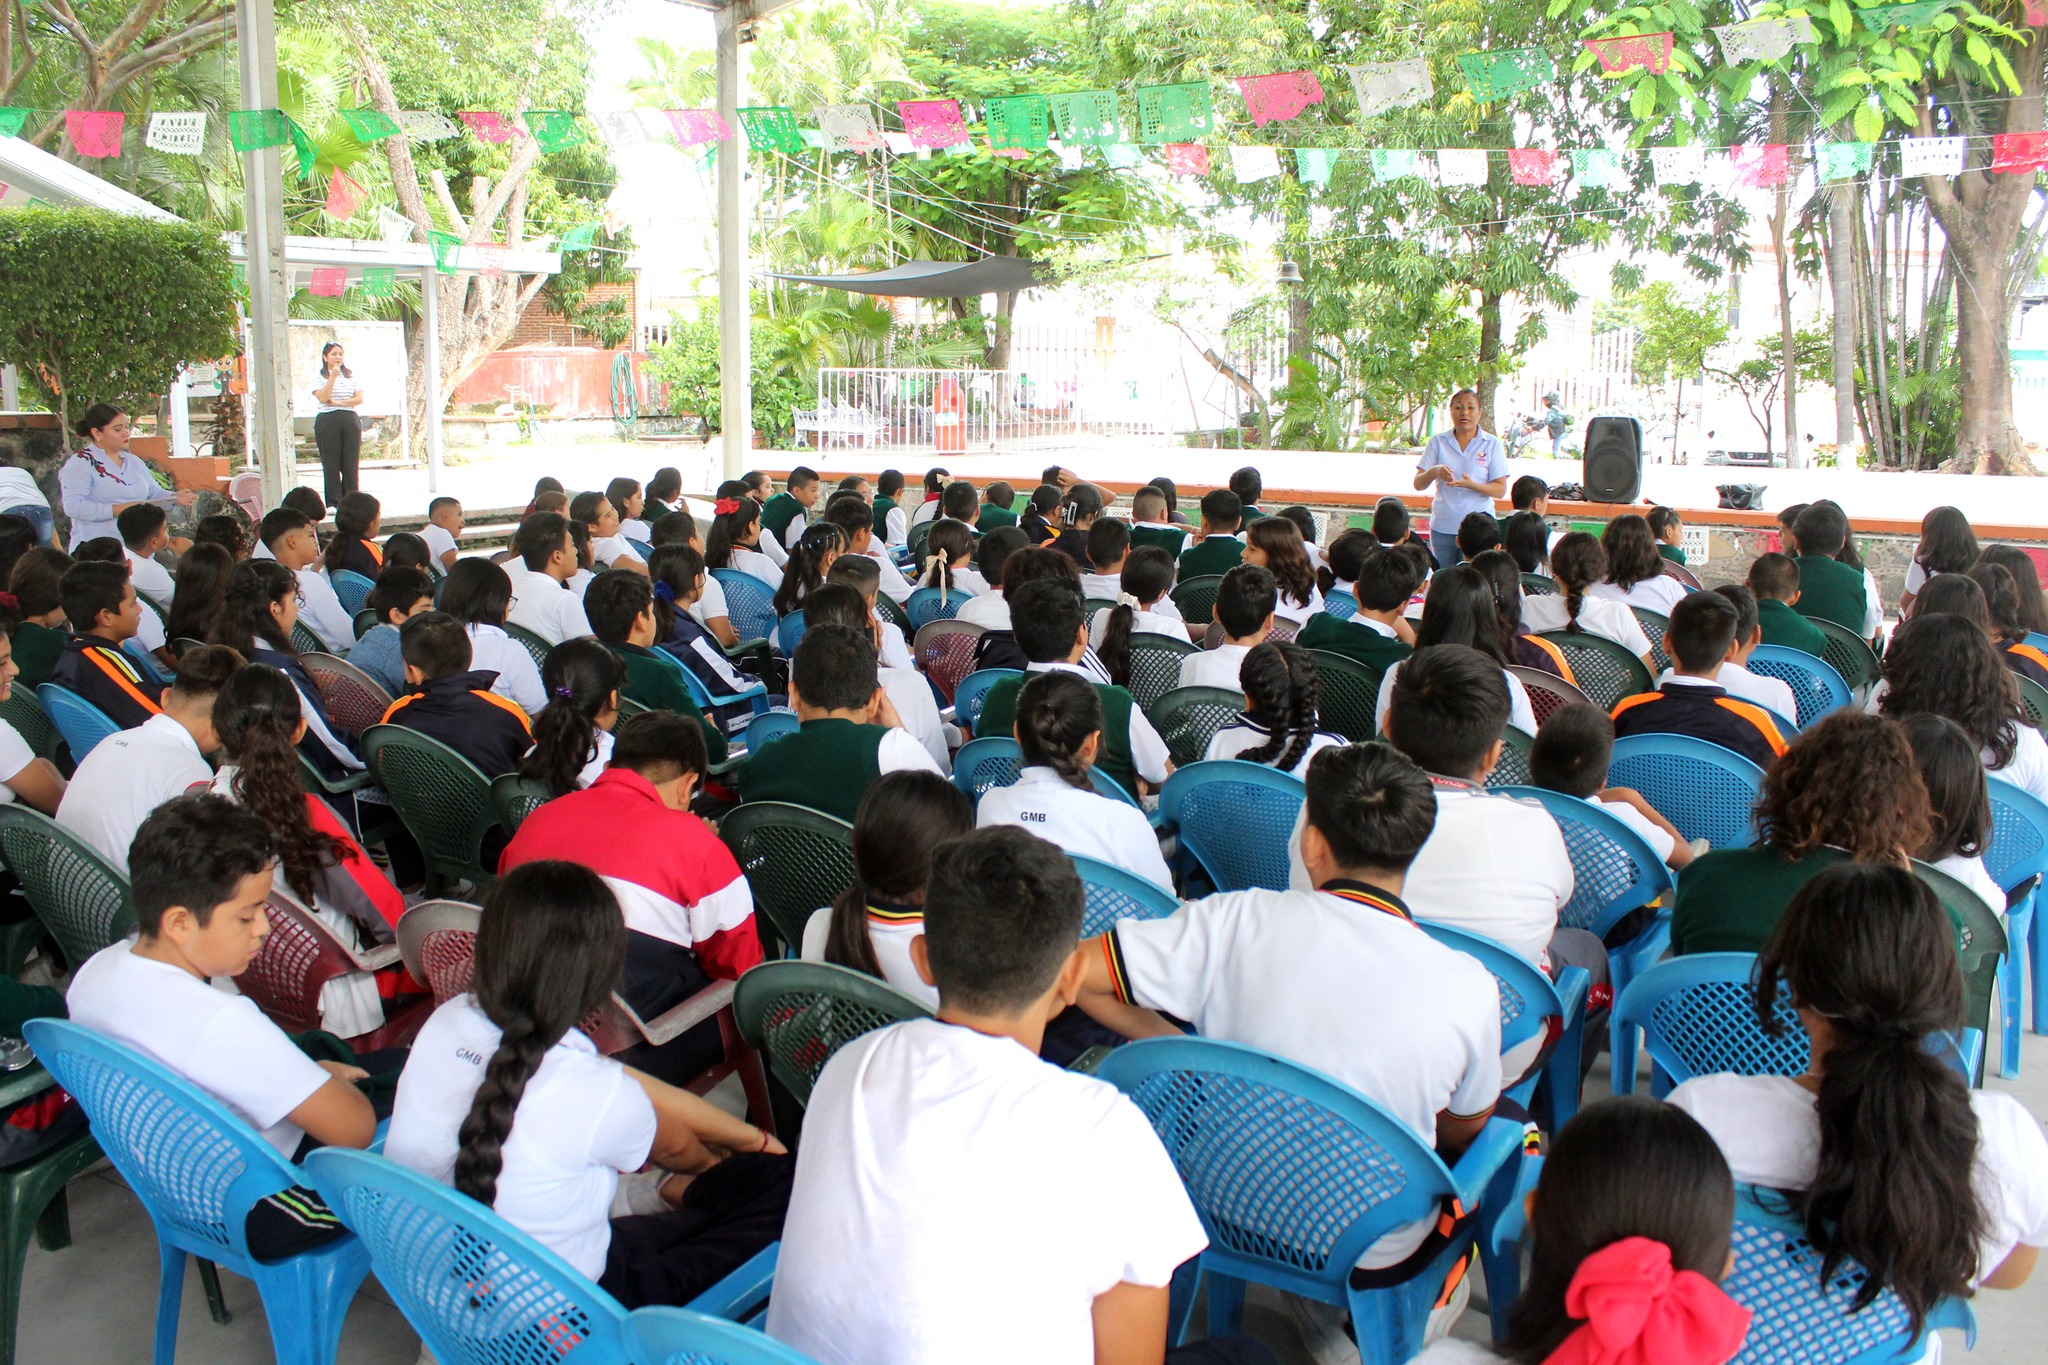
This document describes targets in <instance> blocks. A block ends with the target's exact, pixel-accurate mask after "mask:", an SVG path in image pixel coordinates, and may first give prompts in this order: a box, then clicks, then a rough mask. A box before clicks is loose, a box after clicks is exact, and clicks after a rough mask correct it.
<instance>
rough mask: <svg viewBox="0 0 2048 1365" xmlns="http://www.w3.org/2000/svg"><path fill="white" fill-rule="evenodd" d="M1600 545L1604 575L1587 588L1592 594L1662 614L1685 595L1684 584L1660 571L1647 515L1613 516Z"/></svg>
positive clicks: (1660, 564) (1661, 561)
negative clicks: (1604, 552)
mask: <svg viewBox="0 0 2048 1365" xmlns="http://www.w3.org/2000/svg"><path fill="white" fill-rule="evenodd" d="M1600 548H1601V549H1603V550H1605V551H1606V552H1607V577H1606V578H1604V579H1603V580H1601V581H1600V582H1598V583H1595V584H1593V585H1592V587H1591V588H1589V589H1588V591H1589V592H1591V593H1592V594H1593V596H1595V597H1605V598H1607V599H1609V600H1611V601H1615V602H1621V603H1625V604H1626V605H1628V606H1631V607H1642V608H1644V609H1645V610H1648V611H1654V612H1657V613H1658V614H1659V615H1662V616H1669V615H1670V614H1671V609H1672V608H1673V607H1675V606H1677V605H1678V604H1679V603H1680V602H1681V601H1683V600H1684V599H1685V585H1684V584H1683V583H1680V582H1679V581H1678V580H1677V579H1675V578H1672V577H1670V576H1668V575H1666V574H1665V572H1664V557H1663V556H1662V555H1660V554H1658V553H1657V537H1656V536H1654V535H1652V534H1651V533H1650V523H1649V521H1648V520H1647V519H1645V518H1643V517H1639V516H1637V515H1636V514H1635V513H1633V512H1630V513H1628V514H1626V515H1625V516H1619V517H1616V518H1615V519H1614V520H1613V521H1610V522H1608V523H1607V530H1606V532H1605V533H1604V534H1603V535H1602V536H1601V537H1600ZM1555 556H1556V552H1555V551H1554V550H1553V551H1552V557H1553V558H1555Z"/></svg>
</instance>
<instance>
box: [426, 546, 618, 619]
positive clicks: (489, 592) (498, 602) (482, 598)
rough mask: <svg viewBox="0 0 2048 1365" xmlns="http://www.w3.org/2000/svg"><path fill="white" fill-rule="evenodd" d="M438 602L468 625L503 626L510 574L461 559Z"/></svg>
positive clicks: (487, 563)
mask: <svg viewBox="0 0 2048 1365" xmlns="http://www.w3.org/2000/svg"><path fill="white" fill-rule="evenodd" d="M634 577H636V578H637V577H639V575H637V574H635V575H634ZM435 605H436V606H438V607H440V609H441V610H442V611H444V612H446V613H447V614H448V615H450V616H452V617H454V618H455V619H456V620H458V621H460V622H462V624H464V625H465V626H502V625H504V624H505V616H506V613H508V612H510V611H511V610H512V578H511V575H509V574H507V573H506V572H505V571H504V570H503V569H501V568H499V567H498V566H497V565H496V564H493V563H492V562H491V561H490V560H488V559H458V560H456V561H455V567H454V568H452V569H450V570H449V571H448V577H447V580H446V581H444V582H443V583H442V584H441V596H440V599H439V600H438V601H437V602H436V603H435Z"/></svg>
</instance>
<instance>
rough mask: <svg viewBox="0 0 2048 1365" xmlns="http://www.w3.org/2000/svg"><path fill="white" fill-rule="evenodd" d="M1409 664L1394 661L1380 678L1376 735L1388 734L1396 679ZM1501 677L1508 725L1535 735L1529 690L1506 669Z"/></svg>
mask: <svg viewBox="0 0 2048 1365" xmlns="http://www.w3.org/2000/svg"><path fill="white" fill-rule="evenodd" d="M1407 662H1408V661H1407V660H1406V659H1396V660H1394V662H1393V663H1392V664H1390V665H1388V667H1387V671H1386V673H1385V674H1384V675H1383V676H1382V677H1381V678H1380V694H1379V699H1378V700H1377V701H1375V702H1374V703H1373V708H1372V729H1373V733H1374V734H1377V735H1383V734H1385V733H1386V732H1387V708H1388V707H1389V706H1391V705H1393V702H1394V677H1395V675H1396V674H1398V673H1399V672H1400V671H1401V665H1402V664H1404V663H1407ZM1500 675H1501V677H1503V678H1505V679H1506V680H1507V684H1508V724H1510V725H1512V726H1514V727H1515V728H1516V729H1517V730H1520V731H1521V732H1522V733H1523V734H1525V735H1533V734H1535V733H1536V708H1535V707H1533V706H1531V705H1530V704H1529V689H1528V688H1526V687H1524V686H1522V680H1521V679H1520V678H1518V677H1516V676H1515V675H1514V674H1512V673H1510V672H1508V671H1507V670H1506V669H1505V668H1503V669H1502V670H1501V671H1500Z"/></svg>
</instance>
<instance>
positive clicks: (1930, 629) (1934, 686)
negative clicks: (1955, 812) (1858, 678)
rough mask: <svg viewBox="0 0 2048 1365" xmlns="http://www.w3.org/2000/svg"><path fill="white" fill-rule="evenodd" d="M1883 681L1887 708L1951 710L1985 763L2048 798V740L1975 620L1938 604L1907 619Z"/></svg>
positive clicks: (1888, 655) (1895, 713)
mask: <svg viewBox="0 0 2048 1365" xmlns="http://www.w3.org/2000/svg"><path fill="white" fill-rule="evenodd" d="M1883 687H1884V696H1883V698H1882V700H1881V701H1879V703H1878V706H1879V709H1880V711H1881V713H1882V714H1884V715H1887V716H1891V717H1893V718H1895V719H1896V718H1898V717H1902V716H1910V715H1913V714H1914V713H1916V712H1920V711H1927V712H1931V713H1932V714H1934V715H1937V716H1947V717H1948V718H1949V719H1950V720H1952V721H1954V722H1955V723H1956V724H1958V725H1960V726H1962V727H1963V733H1964V734H1966V735H1968V736H1969V737H1970V739H1971V740H1972V742H1974V743H1975V744H1976V745H1977V747H1978V751H1979V757H1980V758H1981V759H1982V760H1983V763H1984V768H1985V771H1987V772H1990V773H1992V774H1994V775H1995V776H1998V777H2002V778H2004V779H2005V780H2006V781H2008V782H2010V783H2012V784H2013V785H2015V786H2018V787H2024V788H2026V789H2027V790H2028V791H2030V792H2032V793H2033V794H2034V795H2036V796H2038V797H2040V798H2042V799H2043V800H2048V743H2044V742H2043V741H2042V738H2041V732H2040V731H2039V730H2037V729H2035V728H2034V727H2033V726H2032V725H2029V724H2028V723H2027V716H2026V711H2025V709H2024V708H2022V707H2021V706H2020V691H2019V684H2018V683H2016V682H2014V681H2013V676H2012V671H2011V670H2010V669H2008V668H2007V667H2006V666H2005V665H2004V664H2003V663H2001V662H2000V661H1999V658H1998V651H1997V650H1996V649H1994V648H1992V645H1991V637H1990V636H1988V635H1986V634H1985V633H1984V631H1983V630H1982V629H1981V628H1980V627H1979V626H1978V625H1977V624H1976V623H1975V622H1973V621H1968V620H1965V619H1964V618H1962V617H1960V616H1953V615H1950V614H1948V613H1946V612H1931V611H1930V612H1922V613H1920V614H1919V615H1917V616H1915V617H1914V618H1913V619H1912V620H1910V621H1908V622H1906V623H1905V624H1904V625H1902V626H1900V627H1899V628H1898V630H1897V631H1896V632H1895V633H1894V634H1893V635H1892V642H1891V647H1890V648H1888V649H1886V650H1885V654H1884V683H1883Z"/></svg>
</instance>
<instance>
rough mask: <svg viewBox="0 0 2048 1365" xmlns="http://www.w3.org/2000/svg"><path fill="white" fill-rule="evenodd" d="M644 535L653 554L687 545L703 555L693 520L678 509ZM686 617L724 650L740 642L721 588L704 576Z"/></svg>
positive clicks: (712, 579)
mask: <svg viewBox="0 0 2048 1365" xmlns="http://www.w3.org/2000/svg"><path fill="white" fill-rule="evenodd" d="M678 486H679V487H680V485H678ZM648 534H649V535H650V536H652V537H653V539H652V540H651V541H649V542H648V543H649V544H651V545H652V546H654V548H655V549H657V550H659V549H660V548H661V547H662V546H664V545H687V546H689V547H690V548H691V549H693V550H695V551H696V552H697V553H698V554H700V555H701V554H703V553H704V537H703V536H701V535H699V534H698V533H697V519H696V518H695V517H693V516H691V515H690V514H689V513H688V512H687V511H685V510H683V509H682V508H680V507H678V508H677V509H676V510H675V511H673V512H664V513H662V514H661V515H660V516H658V517H656V518H655V519H654V525H653V527H652V528H651V529H650V530H649V531H648ZM690 615H691V616H692V617H693V618H695V620H696V622H697V624H698V625H700V626H702V627H704V629H706V630H708V631H710V632H711V633H712V635H713V636H715V637H716V638H717V640H718V643H719V644H720V645H721V646H723V647H724V648H726V649H731V648H732V647H733V646H734V645H736V644H738V643H739V642H740V633H739V629H738V628H737V627H735V626H734V625H733V623H732V612H731V610H730V609H729V608H728V607H727V606H726V604H725V585H724V584H722V583H720V582H719V581H718V580H717V579H716V578H713V577H712V576H711V575H710V574H709V573H708V572H707V573H706V574H705V575H704V592H703V595H702V596H700V597H699V598H698V599H697V601H696V602H695V603H694V604H693V605H692V606H691V607H690Z"/></svg>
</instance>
